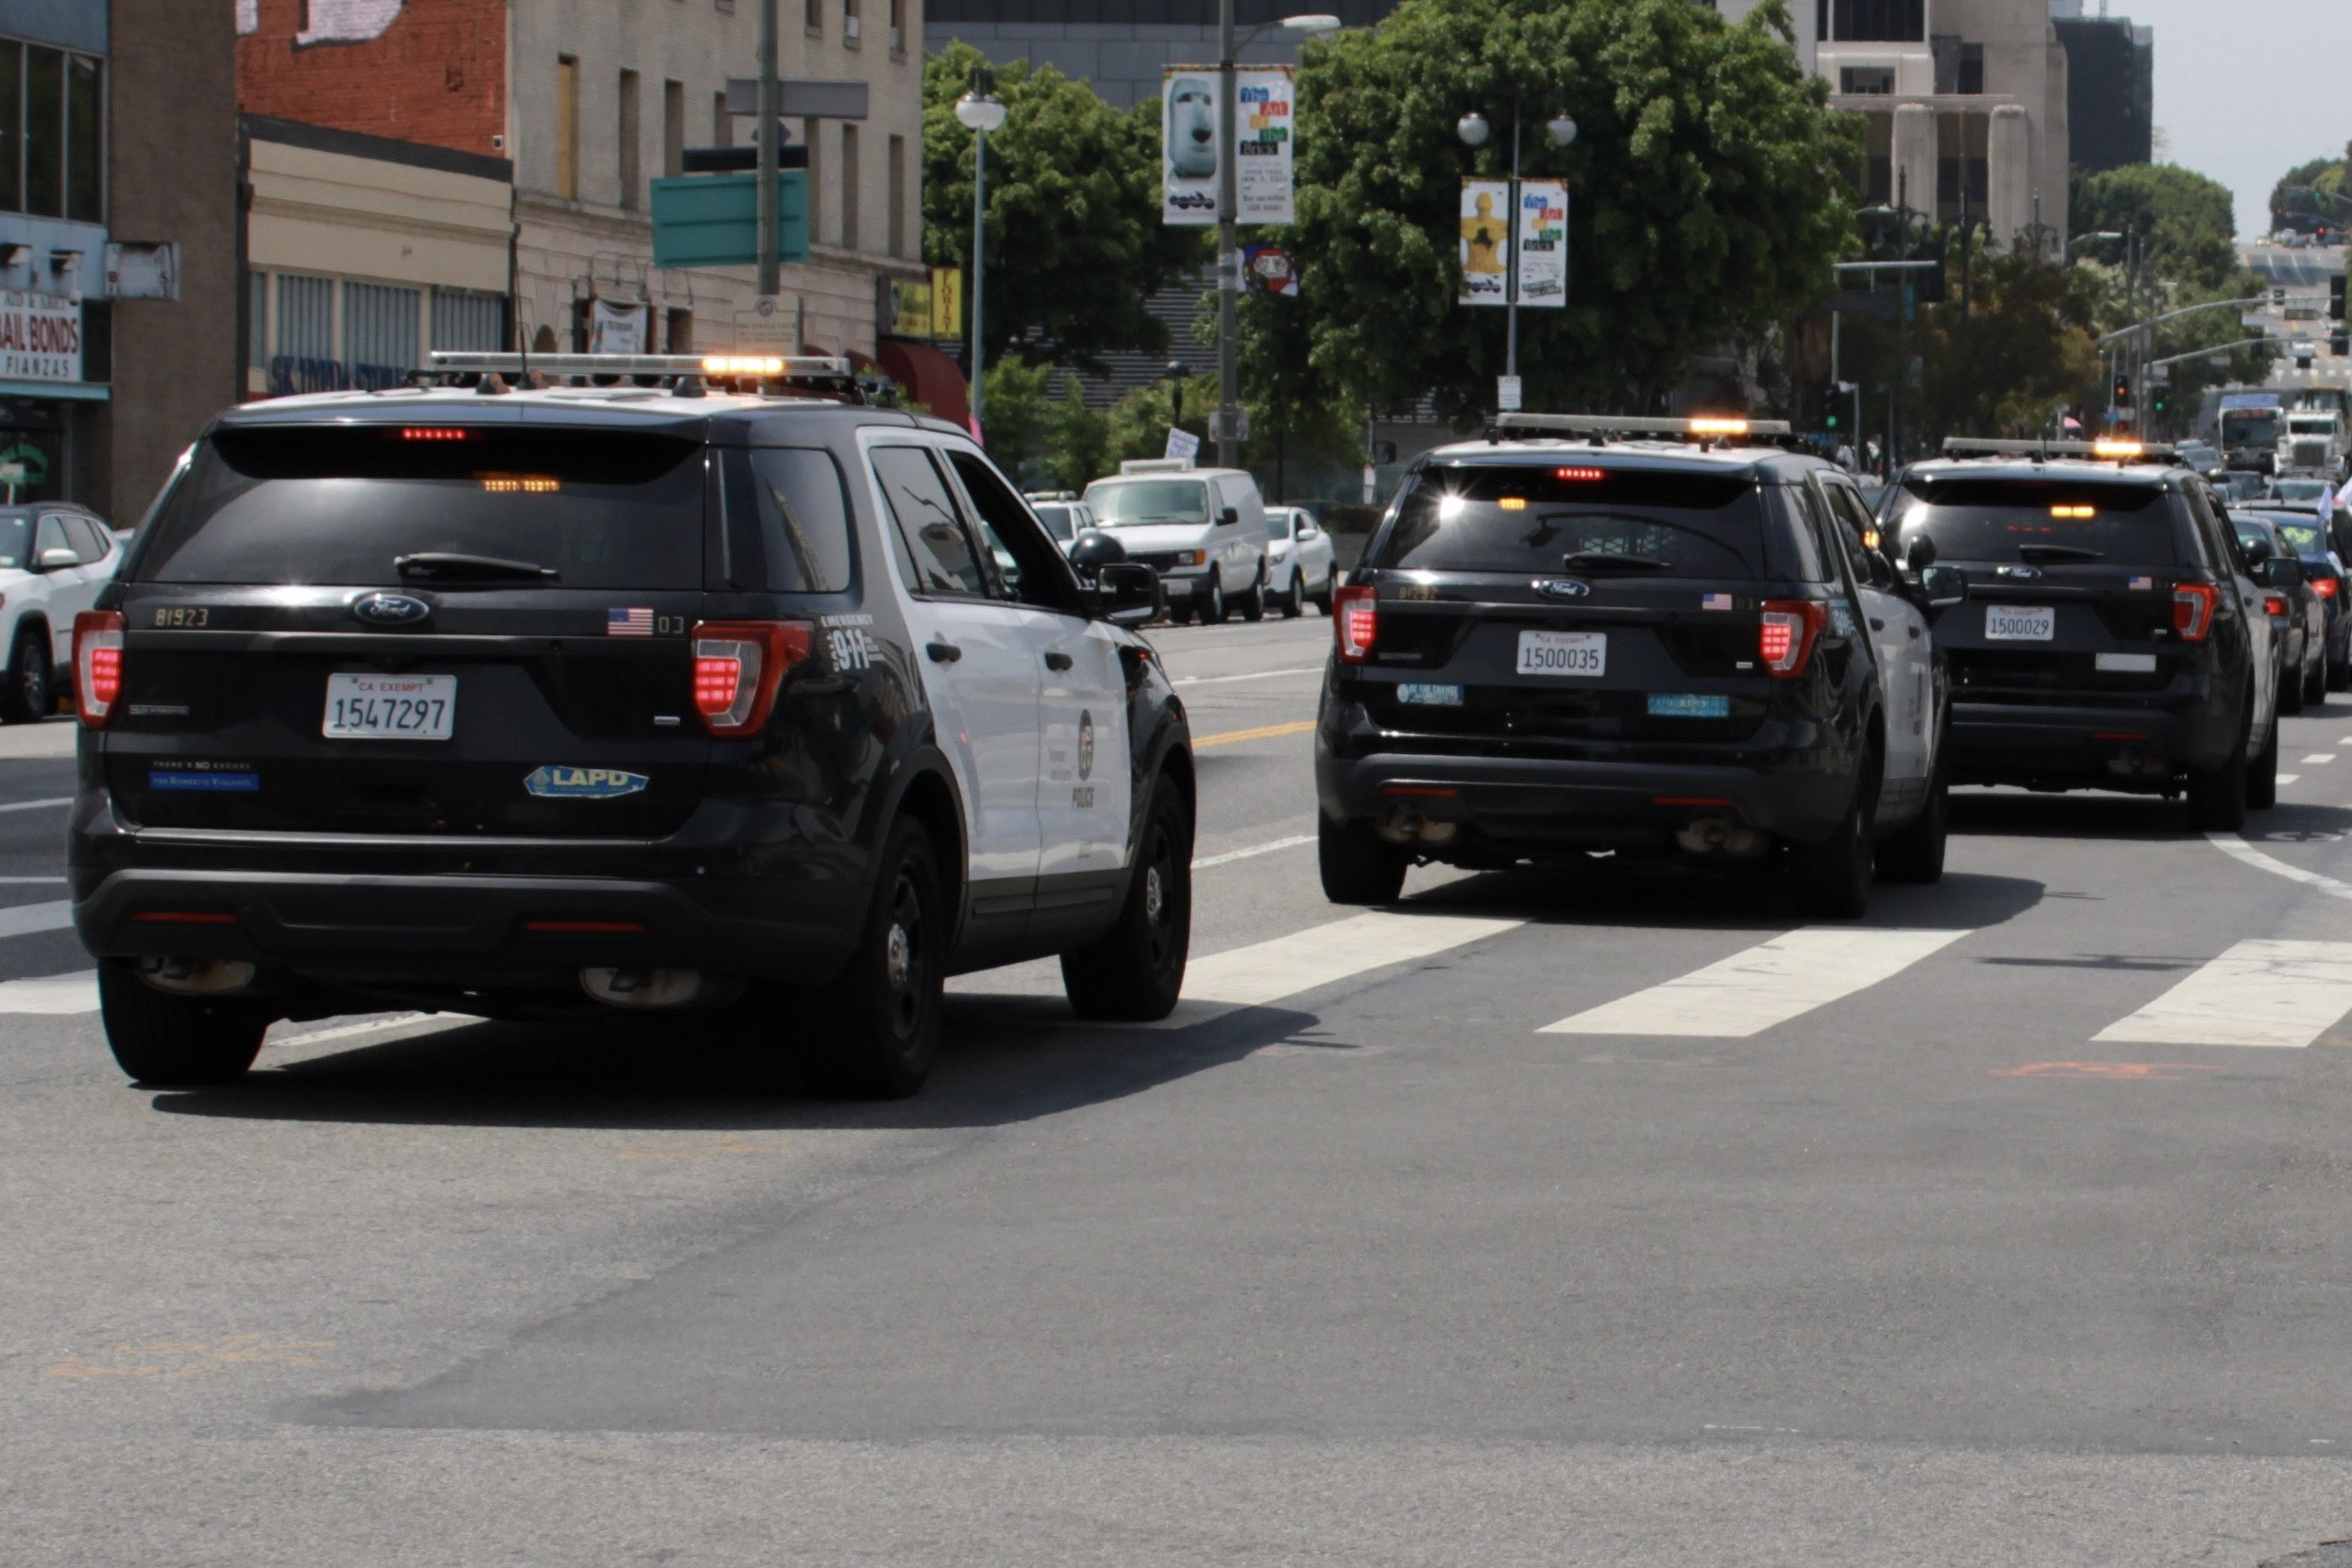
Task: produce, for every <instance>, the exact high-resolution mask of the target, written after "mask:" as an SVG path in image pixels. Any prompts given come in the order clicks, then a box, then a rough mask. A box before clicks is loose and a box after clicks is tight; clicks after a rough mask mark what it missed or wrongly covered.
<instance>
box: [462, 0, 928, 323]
mask: <svg viewBox="0 0 2352 1568" xmlns="http://www.w3.org/2000/svg"><path fill="white" fill-rule="evenodd" d="M784 11H785V15H784V24H785V25H784V26H783V28H782V37H781V40H780V45H779V48H778V52H777V70H778V72H779V74H780V75H782V76H794V77H805V78H815V79H819V80H835V81H839V80H855V81H862V82H864V83H866V84H867V87H868V94H867V96H868V118H867V119H865V120H864V121H821V122H815V123H810V122H805V121H800V122H787V126H789V128H790V130H791V132H792V134H793V136H794V138H795V140H796V141H797V142H798V143H801V144H802V145H804V146H806V147H807V148H808V163H809V173H810V190H811V192H812V194H813V198H814V199H813V201H812V204H811V205H812V214H811V216H812V219H813V225H812V241H813V244H812V247H811V254H810V257H809V260H808V261H806V262H805V263H804V264H797V265H791V266H787V267H786V268H785V271H784V277H783V282H782V297H781V300H780V304H781V305H782V307H783V308H784V309H785V310H787V311H791V312H794V313H795V314H796V315H797V316H798V318H799V321H800V330H799V336H800V340H801V342H802V344H803V346H805V347H807V348H809V349H811V350H821V351H825V352H837V353H838V352H853V351H854V352H855V353H858V354H863V355H871V354H872V353H873V352H874V349H875V336H876V333H875V318H876V291H877V287H878V286H879V285H880V284H881V283H882V282H883V281H885V280H887V279H888V278H907V279H919V278H922V277H923V276H925V275H924V273H923V270H922V266H921V265H920V253H921V248H922V212H921V208H920V201H921V195H920V179H921V160H922V10H921V5H920V0H785V5H784ZM510 16H511V27H512V32H511V35H510V45H509V49H508V52H507V80H508V85H509V95H508V108H507V117H506V119H507V126H508V127H509V128H508V131H507V146H508V148H510V149H511V151H512V156H513V158H514V160H515V171H516V172H515V185H516V228H517V234H516V302H517V308H518V310H519V312H520V315H521V320H520V323H519V325H520V327H521V329H522V331H523V335H524V337H525V338H526V339H527V340H528V341H531V342H532V343H533V344H534V345H537V346H542V347H562V348H567V349H586V348H590V347H592V346H595V334H596V330H597V327H598V324H599V322H600V321H602V322H604V323H606V324H608V325H609V324H612V323H615V322H616V321H619V322H620V324H621V325H622V326H623V328H624V329H626V328H627V322H626V320H625V319H623V318H622V317H621V316H620V315H619V313H618V312H633V311H635V310H636V309H637V308H639V307H644V308H645V312H644V313H643V314H642V315H639V316H637V317H635V321H636V322H637V323H638V324H639V325H638V327H637V329H638V330H640V331H641V333H642V342H643V346H644V347H646V348H649V349H654V350H683V349H689V348H691V349H707V348H719V347H724V346H728V345H730V344H731V343H732V342H733V341H734V336H735V330H736V318H737V315H738V313H746V314H748V312H750V311H751V309H752V307H753V303H754V286H755V280H754V278H753V273H752V270H751V269H750V268H747V267H742V268H739V267H727V268H711V269H697V270H681V271H660V270H657V269H655V268H654V267H653V266H652V264H651V256H652V230H651V221H650V219H649V217H648V212H647V208H648V202H649V182H650V181H651V180H652V179H653V178H655V177H660V176H663V175H666V174H676V173H678V172H679V169H680V159H681V156H682V154H683V153H684V151H685V148H686V147H688V146H714V145H733V144H736V143H738V142H748V141H749V140H750V139H751V135H752V131H753V122H752V120H750V119H737V118H736V117H733V116H731V115H729V114H728V113H727V110H726V93H725V89H726V81H727V78H728V77H729V76H738V77H740V76H751V75H752V74H753V70H754V68H755V62H756V59H757V46H758V19H757V6H756V4H755V3H754V0H739V3H738V0H512V6H511V10H510ZM656 23H657V24H658V25H654V24H656ZM600 306H601V307H602V309H601V310H600V309H599V307H600Z"/></svg>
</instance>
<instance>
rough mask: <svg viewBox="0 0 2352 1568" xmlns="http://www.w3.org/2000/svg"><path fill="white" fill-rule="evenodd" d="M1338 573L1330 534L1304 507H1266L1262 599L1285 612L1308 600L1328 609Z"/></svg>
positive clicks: (1295, 610) (1295, 611)
mask: <svg viewBox="0 0 2352 1568" xmlns="http://www.w3.org/2000/svg"><path fill="white" fill-rule="evenodd" d="M1338 576H1339V573H1338V570H1337V568H1336V567H1335V566H1334V565H1333V561H1332V553H1331V536H1330V534H1329V533H1328V532H1326V531H1324V530H1323V529H1322V528H1321V527H1320V526H1318V525H1317V524H1316V522H1315V519H1314V514H1313V513H1311V512H1309V511H1308V510H1307V509H1306V508H1304V507H1298V506H1270V507H1268V508H1266V582H1267V584H1268V586H1267V589H1266V602H1267V604H1268V605H1269V606H1270V607H1271V608H1273V609H1276V610H1279V611H1281V612H1282V614H1283V615H1286V616H1293V617H1294V616H1296V615H1298V614H1299V613H1300V612H1301V611H1302V610H1304V609H1305V608H1306V606H1307V605H1308V604H1310V603H1312V604H1313V605H1314V607H1315V608H1316V609H1318V610H1320V611H1322V612H1323V613H1324V614H1325V615H1329V614H1330V613H1331V589H1332V587H1333V586H1334V585H1335V583H1336V580H1337V578H1338Z"/></svg>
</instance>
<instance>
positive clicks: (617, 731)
mask: <svg viewBox="0 0 2352 1568" xmlns="http://www.w3.org/2000/svg"><path fill="white" fill-rule="evenodd" d="M436 362H437V363H438V364H439V365H440V366H442V367H443V368H444V369H446V370H448V371H450V372H451V375H452V377H454V376H455V372H457V371H464V372H465V375H464V376H463V377H458V378H456V379H459V380H460V381H462V382H470V383H471V384H470V385H466V384H444V385H434V386H417V387H411V388H405V389H401V390H398V391H394V392H387V393H381V394H355V395H334V396H313V397H291V398H285V399H281V400H279V401H276V402H271V403H262V404H253V405H248V406H246V407H244V408H239V409H234V410H231V411H229V412H228V413H224V414H222V415H221V416H220V418H219V419H218V420H217V421H215V423H214V424H213V426H212V429H210V430H208V431H206V433H205V435H204V437H203V438H202V440H201V441H199V442H198V443H197V445H196V447H195V449H194V451H193V453H192V455H191V457H190V459H189V461H188V462H187V463H186V464H184V465H183V466H182V467H181V469H180V470H179V471H178V473H177V474H176V475H175V476H174V478H173V479H172V480H171V481H170V483H169V485H168V487H167V488H166V490H165V492H164V493H163V495H162V496H161V497H160V498H159V500H158V502H157V505H156V507H155V510H154V513H153V514H152V516H151V517H150V519H149V521H148V523H147V524H146V526H145V527H144V529H143V530H142V531H141V533H140V536H139V542H138V545H137V547H136V548H135V549H134V550H133V552H132V555H131V557H130V559H129V561H128V562H127V564H126V566H125V569H124V570H123V572H122V574H121V577H120V579H119V581H117V582H114V583H113V584H111V585H110V587H109V588H108V589H107V591H106V593H105V596H104V597H103V598H102V599H100V601H99V604H98V607H97V608H96V609H95V610H94V611H93V612H90V613H88V614H85V615H82V616H81V617H80V619H79V620H78V621H77V623H76V628H75V649H74V657H75V663H76V672H77V678H78V690H79V693H80V696H81V699H82V704H81V714H82V723H83V725H84V726H85V728H84V730H83V732H82V737H81V747H80V766H79V789H78V796H77V799H76V802H75V807H74V814H73V825H72V830H71V849H70V864H71V870H72V884H73V898H74V911H75V920H76V925H77V926H78V928H79V931H80V934H81V937H82V940H83V942H84V943H85V944H86V945H87V946H88V947H89V949H90V951H91V952H92V953H94V954H96V955H97V957H98V960H99V993H100V997H101V999H102V1003H103V1005H104V1013H105V1022H106V1028H107V1033H108V1037H109V1039H110V1041H111V1042H112V1045H113V1048H114V1053H115V1055H116V1058H117V1059H118V1060H119V1061H120V1062H121V1064H122V1066H123V1068H124V1069H125V1070H126V1071H127V1072H129V1073H130V1074H131V1075H132V1076H133V1077H136V1078H139V1079H143V1080H147V1081H152V1082H160V1083H191V1082H203V1081H217V1080H221V1079H226V1078H230V1077H233V1076H235V1075H236V1074H239V1073H241V1072H243V1071H245V1069H246V1068H247V1067H248V1066H249V1065H250V1063H251V1062H252V1060H253V1057H254V1054H255V1053H256V1051H257V1050H258V1048H259V1047H260V1044H261V1041H262V1032H263V1030H264V1029H265V1028H266V1026H267V1025H268V1024H269V1023H270V1022H271V1021H272V1020H276V1019H281V1018H294V1019H313V1018H319V1017H324V1016H327V1015H331V1014H337V1013H350V1012H361V1011H378V1010H382V1009H387V1008H403V1007H420V1008H431V1009H442V1010H448V1011H456V1012H464V1013H471V1014H482V1015H487V1016H492V1017H533V1016H549V1015H556V1016H561V1015H563V1014H565V1013H567V1012H574V1011H591V1010H594V1009H597V1008H599V1007H600V1006H610V1007H617V1008H646V1009H652V1008H664V1007H677V1008H695V1007H707V1008H718V1007H726V1006H736V1007H739V1008H740V1009H742V1011H743V1013H744V1015H745V1016H748V1017H749V1018H750V1019H751V1020H754V1022H760V1023H766V1024H767V1026H770V1027H772V1029H773V1030H774V1033H775V1037H776V1040H777V1047H778V1050H779V1051H780V1052H786V1051H789V1052H791V1053H792V1054H796V1055H797V1056H798V1058H799V1060H800V1062H801V1064H802V1066H803V1068H804V1071H805V1073H806V1075H807V1076H808V1077H810V1078H811V1079H812V1080H813V1081H814V1083H815V1084H816V1085H818V1086H819V1087H822V1088H824V1089H826V1090H828V1091H832V1092H839V1093H845V1094H853V1095H895V1094H904V1093H908V1092H911V1091H912V1090H914V1089H915V1088H916V1087H918V1086H919V1085H920V1084H921V1083H922V1079H923V1076H924V1074H925V1072H926V1071H927V1070H928V1069H929V1067H930V1064H931V1058H932V1054H933V1049H934V1045H935V1043H936V1040H937V1037H938V1032H939V1009H940V986H941V982H942V980H943V979H944V978H945V977H946V976H948V975H950V974H953V973H956V972H960V971H963V970H968V969H979V968H984V967H989V966H994V965H1000V964H1005V963H1008V962H1012V961H1014V960H1018V959H1024V958H1032V957H1040V956H1044V955H1047V954H1054V953H1058V954H1060V955H1061V959H1062V969H1063V973H1064V975H1065V977H1066V980H1067V988H1068V991H1069V995H1070V998H1071V1001H1072V1003H1074V1005H1075V1006H1076V1008H1077V1009H1078V1011H1079V1012H1081V1013H1083V1014H1086V1015H1089V1016H1092V1017H1109V1018H1126V1019H1151V1018H1157V1017H1160V1016H1163V1015H1164V1014H1166V1013H1167V1012H1168V1011H1169V1009H1170V1008H1171V1007H1173V1006H1174V1004H1175V1002H1176V992H1177V989H1178V987H1179V986H1180V985H1181V983H1182V979H1183V973H1184V963H1185V953H1186V945H1187V941H1188V936H1189V932H1190V919H1191V900H1190V881H1189V876H1190V870H1189V868H1190V865H1191V854H1192V836H1193V764H1192V753H1191V743H1190V737H1189V733H1188V731H1187V728H1186V721H1185V716H1184V711H1183V708H1182V706H1181V705H1180V704H1179V703H1178V701H1177V700H1176V696H1175V694H1174V692H1173V691H1172V689H1171V688H1170V686H1169V684H1168V682H1167V680H1166V678H1165V676H1164V674H1163V672H1162V670H1161V669H1160V667H1159V662H1158V660H1157V659H1156V658H1155V657H1154V655H1153V652H1152V649H1151V648H1150V646H1149V645H1148V644H1146V643H1145V642H1143V641H1142V639H1141V638H1139V637H1138V636H1137V635H1135V633H1134V632H1133V631H1132V630H1131V628H1133V627H1134V626H1137V625H1140V624H1141V623H1142V622H1143V621H1144V620H1147V619H1148V618H1149V617H1150V616H1151V615H1153V614H1154V612H1155V611H1156V610H1157V608H1158V606H1159V592H1158V588H1157V584H1156V583H1155V582H1154V581H1153V580H1152V577H1151V574H1150V573H1149V572H1148V571H1147V570H1145V569H1144V568H1142V567H1137V566H1112V567H1107V568H1105V569H1104V570H1103V571H1102V573H1101V574H1100V576H1099V577H1098V579H1097V580H1096V582H1094V583H1092V584H1091V585H1082V584H1081V583H1080V582H1078V580H1077V579H1076V577H1075V576H1074V575H1073V573H1072V571H1071V569H1070V566H1069V565H1068V564H1067V563H1066V562H1065V561H1064V560H1063V558H1062V555H1061V552H1060V551H1059V550H1058V548H1055V545H1054V542H1053V540H1052V539H1051V537H1049V536H1048V535H1047V533H1046V532H1045V531H1044V530H1043V529H1042V528H1041V527H1040V526H1039V524H1038V522H1037V520H1036V518H1035V517H1034V516H1032V515H1031V514H1030V512H1029V510H1028V509H1027V507H1026V506H1025V505H1024V504H1023V502H1022V500H1021V497H1020V496H1019V494H1018V492H1016V491H1015V490H1014V489H1013V487H1012V486H1011V485H1009V484H1008V483H1007V482H1006V481H1005V479H1004V477H1003V476H1002V475H1001V474H999V473H998V472H997V470H996V468H995V467H994V466H993V465H992V464H990V462H989V460H988V458H987V457H986V456H984V455H983V454H982V453H981V451H980V450H979V448H978V447H975V446H973V443H972V442H971V441H970V439H968V438H967V437H966V436H965V435H964V434H962V433H961V432H960V431H958V430H956V429H955V428H954V427H952V426H950V425H946V424H942V423H939V421H936V420H930V419H924V418H919V417H915V416H913V415H910V414H907V413H901V412H898V411H896V410H893V409H889V408H883V407H873V406H866V405H864V404H862V403H861V402H859V401H858V400H857V397H858V394H857V393H856V392H855V383H854V382H850V381H848V380H847V367H846V365H845V364H843V363H842V362H837V361H816V362H804V361H793V362H785V361H734V360H727V361H718V360H714V361H711V362H699V361H691V360H685V359H682V358H670V357H658V356H656V357H646V358H643V359H635V358H633V359H627V360H617V359H615V358H614V357H612V356H597V357H595V358H594V359H586V358H583V359H581V360H573V359H568V358H567V359H554V358H552V357H550V356H534V357H533V360H532V362H531V363H530V365H529V366H528V367H526V366H524V365H523V364H522V363H521V362H519V361H516V360H512V359H509V358H507V357H503V356H437V357H436ZM518 374H519V379H522V380H523V381H524V382H525V383H526V384H525V385H524V386H521V387H516V386H512V385H510V383H509V380H508V378H509V377H516V376H518ZM590 374H593V375H596V376H599V377H602V378H606V379H611V378H613V377H615V376H616V375H628V376H633V377H634V378H635V379H639V380H641V381H643V382H650V383H651V384H635V385H618V386H614V385H605V386H589V385H573V386H556V387H548V386H544V385H541V384H540V383H542V382H543V381H544V380H545V379H546V378H547V377H549V376H555V377H560V378H564V379H574V378H580V379H584V378H585V377H587V376H588V375H590ZM444 379H449V378H444ZM809 379H815V380H816V381H817V382H818V383H819V385H820V387H821V388H826V389H833V390H835V391H837V392H838V391H841V390H843V389H846V396H847V398H848V400H838V398H835V397H830V396H817V395H804V394H803V392H801V391H798V390H795V389H800V388H804V387H805V385H806V383H807V381H808V380H809ZM1003 563H1008V564H1009V565H1003ZM767 1020H772V1021H771V1023H768V1022H767Z"/></svg>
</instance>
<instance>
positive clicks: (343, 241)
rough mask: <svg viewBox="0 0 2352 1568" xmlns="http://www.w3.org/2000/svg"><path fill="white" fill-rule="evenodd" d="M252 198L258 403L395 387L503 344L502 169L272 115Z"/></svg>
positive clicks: (255, 160) (259, 136)
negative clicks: (437, 351)
mask: <svg viewBox="0 0 2352 1568" xmlns="http://www.w3.org/2000/svg"><path fill="white" fill-rule="evenodd" d="M240 126H241V129H242V131H243V133H244V134H243V143H244V151H245V186H246V190H247V193H248V194H247V200H246V216H245V289H246V302H245V322H246V329H245V344H246V354H245V395H246V396H255V397H260V396H284V395H285V394H287V393H292V392H316V391H325V390H330V389H334V388H341V387H351V386H360V387H376V386H393V385H398V384H399V383H400V382H401V381H402V380H404V379H406V377H407V375H408V373H409V372H410V371H412V370H415V368H416V367H418V366H419V365H422V364H423V363H424V362H425V358H424V357H425V355H426V353H427V352H428V351H429V350H431V349H434V348H481V349H488V348H499V347H503V346H505V343H506V312H507V296H508V283H509V279H510V278H511V276H512V273H513V268H514V244H513V242H514V236H515V220H514V207H515V199H514V182H513V171H512V168H511V166H510V165H509V164H508V163H507V161H506V160H504V159H498V158H484V157H482V156H481V155H479V154H475V153H463V152H456V151H453V150H451V149H449V148H446V147H434V146H427V145H424V144H422V143H415V142H397V141H393V140H390V139H388V138H385V137H380V136H367V135H363V134H360V133H358V132H355V131H347V130H332V129H329V128H326V127H324V126H307V125H299V124H296V123H295V122H292V121H287V120H274V119H269V118H266V117H264V116H260V115H250V114H248V115H245V116H243V117H242V119H241V122H240Z"/></svg>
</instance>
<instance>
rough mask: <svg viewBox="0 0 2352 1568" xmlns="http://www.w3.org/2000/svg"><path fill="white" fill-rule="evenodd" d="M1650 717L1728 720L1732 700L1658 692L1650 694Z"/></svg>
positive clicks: (1692, 694) (1683, 693)
mask: <svg viewBox="0 0 2352 1568" xmlns="http://www.w3.org/2000/svg"><path fill="white" fill-rule="evenodd" d="M1650 717H1652V718H1729V717H1732V700H1731V699H1730V698H1728V697H1702V696H1700V695H1699V694H1697V693H1695V692H1659V691H1653V692H1651V693H1650Z"/></svg>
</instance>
